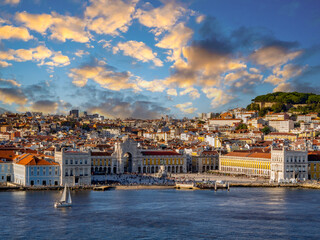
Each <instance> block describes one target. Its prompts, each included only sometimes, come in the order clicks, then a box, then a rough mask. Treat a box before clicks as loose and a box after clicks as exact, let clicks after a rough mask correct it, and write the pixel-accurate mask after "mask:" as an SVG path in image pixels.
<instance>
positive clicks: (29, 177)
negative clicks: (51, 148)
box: [13, 153, 60, 186]
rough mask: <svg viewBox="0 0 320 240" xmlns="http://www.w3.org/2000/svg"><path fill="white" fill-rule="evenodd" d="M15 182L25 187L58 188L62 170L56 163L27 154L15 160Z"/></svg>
mask: <svg viewBox="0 0 320 240" xmlns="http://www.w3.org/2000/svg"><path fill="white" fill-rule="evenodd" d="M13 173H14V182H15V183H17V184H20V185H23V186H58V185H60V168H59V164H58V163H56V162H50V161H47V160H45V159H43V158H38V157H37V156H36V155H34V154H30V153H26V154H22V155H20V156H18V157H16V158H15V163H13Z"/></svg>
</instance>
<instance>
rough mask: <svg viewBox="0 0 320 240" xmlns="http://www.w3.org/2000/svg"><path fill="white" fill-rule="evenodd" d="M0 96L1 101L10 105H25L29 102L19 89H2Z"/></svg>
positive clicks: (0, 89)
mask: <svg viewBox="0 0 320 240" xmlns="http://www.w3.org/2000/svg"><path fill="white" fill-rule="evenodd" d="M0 95H1V98H0V101H1V102H3V103H4V104H9V105H12V104H14V103H15V104H18V105H24V104H25V103H26V102H27V100H28V99H27V98H26V96H25V95H24V94H23V92H22V91H21V89H17V88H0Z"/></svg>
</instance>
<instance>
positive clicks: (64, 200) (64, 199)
mask: <svg viewBox="0 0 320 240" xmlns="http://www.w3.org/2000/svg"><path fill="white" fill-rule="evenodd" d="M71 205H72V199H71V194H70V190H69V188H68V187H67V185H64V190H63V193H62V196H61V199H60V200H59V201H57V202H55V203H54V207H56V208H61V207H71Z"/></svg>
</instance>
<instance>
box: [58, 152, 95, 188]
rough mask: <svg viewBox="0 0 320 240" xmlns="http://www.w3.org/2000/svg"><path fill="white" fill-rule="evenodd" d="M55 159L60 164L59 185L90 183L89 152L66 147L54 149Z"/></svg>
mask: <svg viewBox="0 0 320 240" xmlns="http://www.w3.org/2000/svg"><path fill="white" fill-rule="evenodd" d="M54 157H55V161H56V162H58V163H59V164H60V171H61V178H60V182H61V185H64V184H68V185H69V186H75V185H90V184H91V158H90V152H80V151H78V150H69V149H67V148H62V149H56V151H55V154H54Z"/></svg>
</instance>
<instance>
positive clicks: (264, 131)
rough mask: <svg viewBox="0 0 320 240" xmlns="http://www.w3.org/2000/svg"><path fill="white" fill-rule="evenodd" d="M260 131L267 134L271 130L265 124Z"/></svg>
mask: <svg viewBox="0 0 320 240" xmlns="http://www.w3.org/2000/svg"><path fill="white" fill-rule="evenodd" d="M261 132H263V134H264V135H268V134H269V133H270V132H271V130H270V128H269V127H268V126H265V127H264V128H262V129H261Z"/></svg>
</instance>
